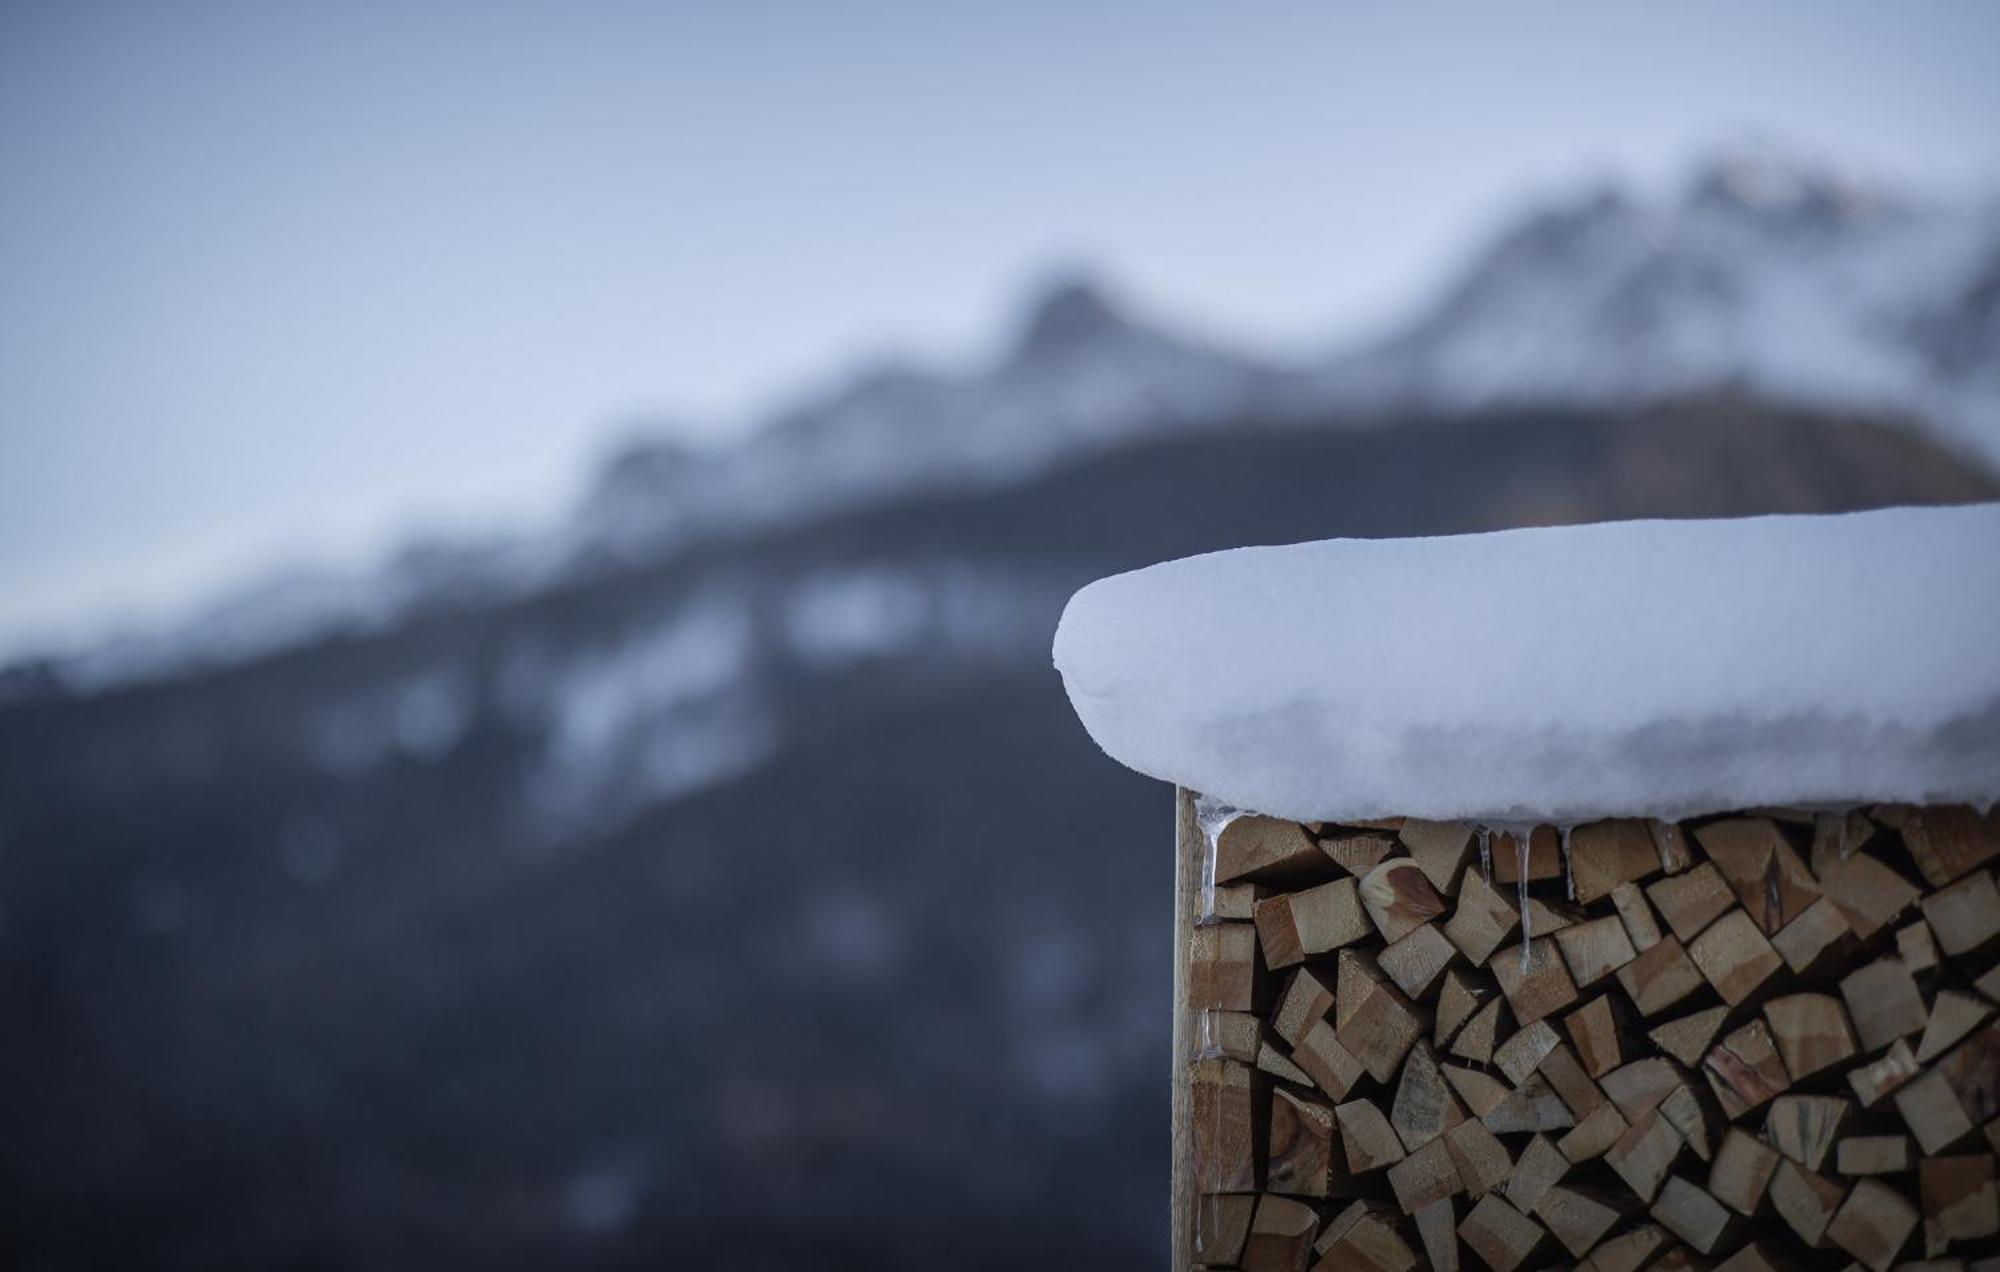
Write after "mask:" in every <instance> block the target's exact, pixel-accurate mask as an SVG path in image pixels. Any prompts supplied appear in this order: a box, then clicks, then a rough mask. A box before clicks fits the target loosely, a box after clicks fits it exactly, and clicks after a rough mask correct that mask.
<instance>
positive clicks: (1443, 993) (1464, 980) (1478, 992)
mask: <svg viewBox="0 0 2000 1272" xmlns="http://www.w3.org/2000/svg"><path fill="white" fill-rule="evenodd" d="M1453 948H1456V947H1453ZM1490 992H1491V991H1490V990H1489V988H1488V986H1487V985H1486V982H1484V981H1483V980H1481V979H1479V978H1477V977H1475V976H1473V975H1472V974H1471V973H1470V972H1467V971H1465V970H1464V969H1463V968H1457V967H1451V968H1446V969H1445V973H1444V981H1443V985H1442V988H1440V989H1439V990H1438V1002H1437V1018H1436V1021H1435V1023H1434V1026H1433V1028H1432V1031H1431V1039H1432V1040H1433V1041H1434V1042H1436V1043H1437V1045H1438V1046H1440V1047H1442V1046H1445V1045H1447V1044H1448V1043H1450V1042H1451V1040H1452V1039H1453V1038H1454V1037H1456V1036H1457V1034H1458V1030H1459V1027H1460V1026H1461V1025H1463V1024H1465V1022H1466V1021H1468V1020H1470V1019H1472V1014H1473V1013H1474V1012H1476V1011H1478V1010H1479V1008H1480V1005H1481V1004H1482V1003H1484V1002H1485V1001H1486V999H1487V998H1488V997H1489V996H1490Z"/></svg>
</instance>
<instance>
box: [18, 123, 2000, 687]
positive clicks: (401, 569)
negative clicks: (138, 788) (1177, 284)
mask: <svg viewBox="0 0 2000 1272" xmlns="http://www.w3.org/2000/svg"><path fill="white" fill-rule="evenodd" d="M1723 389H1736V390H1740V391H1743V392H1745V393H1747V394H1750V395H1752V396H1755V397H1758V398H1760V399H1763V400H1766V401H1770V402H1773V403H1777V404H1791V405H1811V406H1816V407H1820V408H1825V409H1829V410H1834V411H1851V410H1860V411H1866V412H1869V413H1870V414H1873V415H1875V416H1877V417H1878V418H1883V419H1888V420H1900V421H1905V422H1907V423H1908V424H1910V425H1911V426H1912V427H1917V428H1922V429H1926V430H1928V431H1929V432H1930V434H1931V435H1932V436H1934V437H1936V438H1938V439H1940V440H1941V441H1943V442H1944V443H1945V444H1947V445H1949V446H1952V447H1954V448H1956V449H1959V450H1963V451H1965V452H1967V453H1968V454H1971V455H1973V456H1975V457H1977V458H1978V459H1980V460H1981V461H1982V462H1985V463H1987V464H1989V465H1991V464H1993V463H1996V462H2000V201H1994V200H1988V201H1985V202H1979V201H1973V202H1966V203H1959V204H1952V203H1941V202H1937V201H1924V200H1920V199H1917V198H1913V197H1909V196H1905V195H1901V194H1898V193H1895V192H1892V191H1887V190H1883V189H1878V188H1875V187H1872V186H1868V185H1865V184H1862V183H1858V182H1856V181H1853V180H1851V179H1848V178H1844V177H1842V176H1840V175H1838V174H1836V173H1834V172H1833V171H1831V170H1829V169H1826V168H1823V167H1819V166H1815V165H1813V164H1811V163H1808V162H1805V161H1802V160H1799V159H1797V158H1794V157H1792V156H1789V155H1786V154H1784V153H1782V152H1778V151H1774V150H1771V149H1768V148H1767V149H1762V150H1744V151H1741V152H1733V153H1729V154H1725V155H1723V156H1721V157H1719V158H1717V159H1716V160H1714V161H1713V162H1712V163H1710V164H1709V165H1707V166H1705V167H1704V168H1702V169H1701V170H1700V171H1699V172H1698V173H1697V174H1696V175H1695V176H1694V177H1693V178H1692V179H1691V180H1690V181H1689V182H1688V183H1687V185H1686V188H1685V190H1684V191H1683V192H1682V194H1681V195H1680V196H1679V197H1677V198H1673V199H1666V200H1653V201H1648V200H1643V199H1640V198H1638V197H1636V196H1634V195H1631V194H1628V193H1625V192H1622V191H1620V190H1618V189H1616V188H1602V189H1597V190H1593V191H1590V192H1588V193H1587V194H1585V195H1583V196H1581V197H1578V198H1574V199H1571V200H1568V201H1566V202H1558V203H1555V204H1553V205H1550V206H1547V207H1543V208H1540V209H1538V210H1535V211H1532V212H1531V213H1529V214H1528V215H1526V216H1524V217H1523V218H1521V219H1520V220H1519V221H1518V222H1516V223H1515V224H1514V225H1513V226H1512V227H1511V228H1509V229H1507V230H1506V231H1505V232H1503V233H1502V234H1500V235H1499V236H1498V237H1497V238H1496V239H1495V241H1493V242H1492V243H1491V244H1489V245H1488V246H1486V247H1485V248H1484V249H1483V250H1481V251H1480V252H1478V253H1476V254H1475V255H1474V257H1473V259H1472V260H1471V262H1470V263H1469V264H1468V266H1467V267H1466V268H1465V269H1464V270H1463V271H1462V273H1461V275H1460V276H1459V278H1458V279H1457V281H1456V282H1454V283H1453V284H1452V285H1450V286H1449V287H1447V288H1446V289H1445V290H1444V292H1443V293H1442V294H1441V295H1439V296H1438V297H1436V298H1434V299H1433V300H1432V301H1430V302H1429V303H1428V304H1427V305H1425V306H1424V307H1423V308H1422V309H1421V310H1420V311H1419V313H1418V314H1417V316H1416V317H1415V318H1414V319H1413V320H1411V321H1410V322H1408V323H1406V324H1404V325H1403V326H1402V327H1400V328H1399V329H1397V330H1395V331H1393V332H1390V333H1387V334H1385V335H1384V336H1383V337H1382V338H1380V339H1378V340H1376V341H1373V342H1368V343H1366V344H1363V345H1362V346H1360V347H1357V348H1351V349H1346V350H1341V351H1337V352H1334V353H1332V354H1329V355H1327V356H1326V357H1323V358H1320V359H1317V360H1314V361H1310V362H1307V363H1290V364H1287V363H1280V362H1277V361H1275V360H1268V359H1260V358H1258V357H1255V356H1252V355H1250V354H1247V353H1244V352H1242V351H1239V350H1235V349H1231V348H1227V347H1224V346H1223V345H1220V344H1218V343H1216V342H1214V341H1212V340H1209V339H1205V338H1202V337H1199V336H1193V335H1188V334H1184V333H1181V332H1179V331H1177V330H1175V329H1173V328H1172V327H1171V326H1170V325H1164V324H1159V323H1156V322H1153V321H1151V320H1149V319H1147V318H1144V317H1141V316H1138V315H1135V314H1133V313H1131V312H1129V310H1128V308H1127V307H1126V306H1124V305H1123V304H1122V303H1121V302H1119V301H1118V300H1117V299H1116V298H1115V297H1113V296H1112V295H1110V294H1109V293H1108V292H1107V291H1106V290H1105V289H1104V288H1103V287H1102V286H1100V285H1099V284H1097V283H1096V282H1094V281H1093V280H1091V279H1089V278H1088V277H1085V276H1065V277H1061V278H1058V279H1055V280H1052V281H1051V282H1050V283H1049V284H1048V285H1047V286H1046V287H1045V288H1044V289H1043V291H1041V292H1040V293H1039V294H1038V295H1037V296H1036V297H1035V298H1033V299H1032V301H1031V303H1030V304H1029V305H1028V306H1027V308H1026V311H1025V314H1024V317H1023V319H1022V322H1021V324H1020V328H1019V331H1018V334H1017V335H1016V337H1015V338H1014V340H1013V341H1012V343H1011V344H1010V345H1009V346H1008V347H1007V348H1005V349H1003V350H1001V351H1000V353H999V354H998V356H997V357H995V358H994V359H993V360H992V361H991V362H990V363H989V364H987V365H983V366H976V367H972V368H964V369H953V370H937V369H929V368H923V367H918V366H914V365H909V364H905V363H889V364H886V365H880V366H874V367H870V368H866V369H863V370H861V371H859V372H857V373H855V374H854V375H852V376H851V377H850V378H848V379H846V380H844V381H841V382H838V383H836V384H834V385H833V386H831V387H821V388H816V389H814V390H812V391H809V392H807V393H805V394H804V395H802V396H801V397H800V398H799V399H798V400H797V401H795V402H794V403H792V404H790V405H788V406H785V407H782V408H780V409H778V410H776V411H774V412H773V413H771V415H770V416H769V417H768V418H767V419H765V420H764V421H763V423H762V424H761V426H760V427H757V428H755V429H753V430H752V431H751V432H750V433H749V435H748V436H747V437H746V438H745V439H743V440H741V441H739V442H734V443H731V444H727V445H720V446H711V447H694V446H689V445H686V444H683V443H681V442H678V441H675V440H673V439H670V438H668V439H639V440H636V441H634V442H632V443H630V444H629V445H628V446H627V447H626V448H625V449H624V450H623V451H621V452H619V453H618V454H616V455H615V456H613V457H612V459H611V460H610V462H609V463H607V464H606V465H605V466H604V468H603V470H602V472H601V474H600V477H599V479H598V481H597V483H596V484H595V486H594V487H593V488H592V490H591V491H590V493H589V494H588V496H587V497H586V498H585V499H584V500H583V501H582V502H581V503H580V505H579V506H578V507H577V508H576V509H575V511H574V514H573V515H572V516H571V517H570V518H569V519H568V520H567V521H566V522H565V523H564V524H563V525H561V526H559V527H558V528H557V529H556V530H555V531H554V532H552V533H543V534H534V535H520V536H515V537H511V538H500V539H495V540H492V541H487V542H470V541H466V542H457V543H433V544H428V545H423V546H420V547H415V548H412V549H410V550H407V551H406V552H405V553H403V554H402V555H401V556H399V557H398V558H397V559H396V560H394V561H392V562H390V563H388V564H387V565H386V566H385V567H383V568H382V569H379V570H375V571H370V572H367V573H364V574H360V575H355V574H339V573H333V572H319V573H310V574H298V573H288V574H284V575H280V576H277V577H275V578H273V579H269V580H262V581H258V582H256V583H254V584H253V585H251V586H248V587H246V588H245V589H243V590H242V591H241V592H239V593H238V594H236V595H234V596H231V597H228V598H225V599H224V600H223V601H222V602H221V603H219V604H217V605H214V606H212V607H210V609H209V610H208V611H207V612H205V613H204V614H202V615H201V616H200V617H199V618H197V619H196V620H195V621H193V622H191V623H187V624H183V625H179V626H174V627H169V628H166V629H160V630H152V631H145V632H138V633H131V634H126V635H123V636H120V637H117V638H115V639H109V640H105V641H103V642H101V643H99V644H98V645H96V646H95V647H93V648H89V649H86V650H83V651H81V652H77V653H74V654H72V655H70V656H65V657H63V658H59V659H55V660H53V661H47V662H44V663H42V664H40V665H39V666H37V667H34V668H17V669H15V670H14V672H13V673H12V675H11V677H10V676H8V675H7V674H5V673H0V697H5V696H6V695H7V694H8V693H9V692H10V688H9V686H10V682H11V684H12V685H13V686H14V688H13V690H12V691H15V692H18V689H19V685H20V684H21V683H22V682H23V681H24V680H27V681H33V680H36V679H47V678H49V677H51V676H53V677H55V678H57V679H59V680H62V681H65V682H67V683H70V684H73V685H76V686H78V687H83V688H89V687H95V686H103V685H109V684H115V683H123V682H126V681H130V680H134V679H141V678H145V677H149V676H153V675H158V674H163V673H170V672H173V671H175V670H177V669H182V668H187V667H192V666H198V665H213V664H216V663H220V662H227V661H230V660H232V659H235V658H240V657H244V656H250V655H255V654H258V653H262V652H265V651H269V650H273V649H278V648H281V647H283V646H285V645H287V644H290V643H292V642H295V641H298V640H302V639H308V638H311V637H314V636H317V635H321V634H325V633H328V632H334V631H343V630H345V631H365V630H374V629H377V628H379V627H380V626H382V625H383V624H384V623H387V622H393V621H396V620H397V619H398V618H399V617H401V616H404V615H407V614H411V613H415V612H422V611H424V610H427V609H431V608H435V607H437V606H440V605H447V606H448V605H453V604H458V603H461V602H466V601H472V600H480V599H490V598H492V597H496V596H513V597H521V596H525V595H529V594H532V593H533V592H535V591H537V590H541V589H545V588H548V587H552V586H557V585H559V583H560V582H561V580H563V579H565V578H569V577H574V576H577V575H579V574H583V575H587V574H589V573H591V572H592V571H596V570H600V569H606V568H617V567H619V566H622V565H626V564H631V563H633V562H637V561H644V560H649V559H653V558H655V557H658V556H660V555H661V554H672V553H674V552H677V551H679V550H680V549H681V548H682V547H684V546H685V545H687V544H690V543H696V542H703V541H709V540H712V539H714V538H716V537H718V536H736V535H744V534H753V533H757V532H759V531H761V530H763V529H765V528H768V527H770V526H774V525H779V524H797V523H800V522H803V521H806V520H809V519H812V518H815V517H819V516H822V515H826V514H828V513H830V512H833V511H836V510H839V509H844V508H852V507H856V506H859V505H862V504H865V503H867V502H869V501H872V500H878V499H883V498H892V497H901V496H904V495H908V494H912V493H917V492H922V491H927V490H944V489H961V488H976V487H988V486H993V485H996V484H1004V483H1011V482H1016V481H1020V480H1023V479H1026V478H1028V477H1029V476H1031V475H1033V474H1035V473H1037V472H1039V471H1041V470H1043V469H1046V468H1047V467H1049V466H1051V465H1055V464H1060V463H1066V462H1071V461H1073V460H1077V459H1079V458H1082V457H1084V456H1088V455H1090V454H1092V453H1094V452H1097V451H1099V450H1102V449H1104V448H1107V447H1114V446H1119V445H1123V444H1126V443H1129V442H1131V441H1133V440H1135V439H1156V438H1161V437H1168V436H1178V435H1182V434H1186V433H1191V432H1202V431H1208V430H1215V429H1228V428H1231V427H1234V425H1235V422H1236V421H1239V420H1242V419H1245V418H1248V417H1252V416H1255V417H1257V418H1259V419H1262V420H1265V421H1267V422H1270V423H1273V424H1289V425H1291V426H1295V427H1304V428H1320V427H1326V426H1328V424H1329V422H1330V421H1331V422H1333V423H1334V425H1335V426H1339V427H1357V426H1365V425H1371V424H1380V423H1382V422H1384V421H1394V420H1396V419H1399V418H1402V417H1403V416H1406V415H1408V414H1410V413H1412V412H1417V413H1452V412H1463V411H1467V410H1472V409H1477V408H1483V407H1495V406H1499V407H1505V406H1516V405H1522V404H1545V405H1546V404H1559V405H1572V406H1588V407H1593V408H1622V407H1627V406H1631V405H1634V404H1641V403H1645V402H1647V401H1651V400H1653V399H1656V398H1663V397H1675V396H1685V395H1688V394H1691V393H1699V392H1703V391H1711V390H1723Z"/></svg>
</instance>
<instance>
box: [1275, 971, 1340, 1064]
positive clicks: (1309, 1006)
mask: <svg viewBox="0 0 2000 1272" xmlns="http://www.w3.org/2000/svg"><path fill="white" fill-rule="evenodd" d="M1331 1010H1333V990H1331V989H1329V988H1328V987H1327V984H1326V982H1325V981H1323V980H1321V979H1320V978H1319V975H1318V973H1316V972H1314V971H1313V970H1312V969H1311V968H1310V967H1301V968H1300V969H1299V970H1298V971H1296V972H1294V973H1292V979H1291V980H1290V981H1289V982H1287V983H1286V985H1285V992H1284V993H1283V994H1282V995H1281V996H1280V997H1279V999H1278V1012H1277V1014H1276V1015H1275V1016H1273V1017H1272V1018H1271V1027H1272V1028H1273V1029H1275V1030H1277V1031H1278V1036H1279V1037H1280V1038H1283V1039H1284V1040H1285V1042H1286V1044H1287V1045H1289V1046H1293V1047H1296V1046H1298V1045H1299V1042H1300V1040H1302V1039H1303V1038H1304V1037H1305V1036H1306V1030H1308V1029H1311V1028H1312V1027H1313V1025H1314V1024H1316V1023H1317V1022H1319V1021H1322V1020H1324V1019H1326V1013H1327V1012H1329V1011H1331Z"/></svg>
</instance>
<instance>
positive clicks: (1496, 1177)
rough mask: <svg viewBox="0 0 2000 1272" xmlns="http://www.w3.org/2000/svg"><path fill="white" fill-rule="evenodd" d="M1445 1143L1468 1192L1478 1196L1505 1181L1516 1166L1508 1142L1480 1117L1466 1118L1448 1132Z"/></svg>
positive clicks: (1460, 1179)
mask: <svg viewBox="0 0 2000 1272" xmlns="http://www.w3.org/2000/svg"><path fill="white" fill-rule="evenodd" d="M1444 1146H1445V1150H1446V1151H1447V1152H1449V1153H1450V1154H1451V1164H1452V1166H1453V1167H1454V1168H1456V1169H1457V1171H1458V1181H1459V1183H1461V1184H1463V1185H1464V1186H1465V1192H1466V1195H1467V1196H1469V1197H1472V1198H1475V1199H1477V1198H1479V1197H1483V1196H1485V1195H1486V1194H1487V1193H1488V1192H1491V1191H1492V1190H1493V1189H1495V1188H1498V1187H1499V1186H1500V1185H1501V1184H1503V1183H1505V1182H1506V1180H1507V1173H1508V1172H1509V1171H1511V1170H1512V1169H1513V1168H1514V1159H1513V1158H1511V1157H1509V1156H1508V1155H1507V1146H1506V1145H1505V1144H1502V1143H1501V1142H1500V1140H1499V1137H1498V1136H1496V1135H1494V1134H1493V1132H1491V1131H1489V1130H1487V1129H1486V1125H1485V1123H1483V1122H1481V1121H1479V1120H1478V1119H1477V1118H1467V1119H1466V1120H1465V1121H1463V1122H1460V1123H1458V1124H1457V1125H1456V1126H1453V1127H1452V1128H1451V1129H1450V1130H1449V1131H1447V1132H1445V1137H1444Z"/></svg>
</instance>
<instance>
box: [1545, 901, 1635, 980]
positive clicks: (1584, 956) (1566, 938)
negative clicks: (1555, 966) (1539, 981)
mask: <svg viewBox="0 0 2000 1272" xmlns="http://www.w3.org/2000/svg"><path fill="white" fill-rule="evenodd" d="M1555 940H1556V946H1557V947H1558V948H1559V949H1560V950H1561V951H1562V957H1563V962H1564V963H1565V964H1567V965H1568V967H1569V975H1570V980H1572V981H1573V982H1575V984H1576V987H1577V988H1579V989H1589V988H1591V987H1592V986H1594V985H1596V984H1597V982H1599V981H1601V980H1603V979H1604V978H1605V977H1607V976H1609V975H1611V974H1612V973H1613V972H1616V971H1617V970H1618V969H1619V968H1621V967H1623V966H1625V965H1626V964H1627V963H1629V962H1631V961H1632V960H1633V959H1635V958H1637V957H1638V955H1639V951H1637V950H1636V949H1634V948H1632V938H1631V936H1630V935H1629V934H1628V933H1627V932H1626V931H1625V922H1624V920H1622V919H1620V918H1619V917H1618V916H1617V915H1615V914H1607V915H1605V916H1604V917H1603V918H1601V919H1592V920H1590V921H1589V922H1587V923H1579V924H1576V925H1575V926H1573V927H1568V928H1564V929H1563V930H1562V931H1560V932H1558V933H1556V934H1555Z"/></svg>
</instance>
